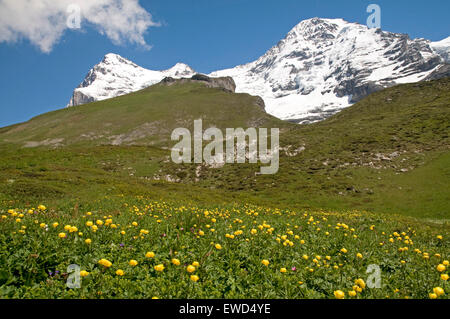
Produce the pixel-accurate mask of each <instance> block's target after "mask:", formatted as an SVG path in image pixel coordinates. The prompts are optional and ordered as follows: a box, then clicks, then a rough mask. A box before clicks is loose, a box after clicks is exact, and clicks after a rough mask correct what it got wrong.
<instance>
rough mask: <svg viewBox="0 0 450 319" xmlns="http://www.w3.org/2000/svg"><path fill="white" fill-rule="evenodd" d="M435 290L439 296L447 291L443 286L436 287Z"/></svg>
mask: <svg viewBox="0 0 450 319" xmlns="http://www.w3.org/2000/svg"><path fill="white" fill-rule="evenodd" d="M433 292H434V293H435V294H436V295H437V296H438V297H439V296H442V295H443V294H444V293H445V292H444V289H442V288H441V287H435V288H433Z"/></svg>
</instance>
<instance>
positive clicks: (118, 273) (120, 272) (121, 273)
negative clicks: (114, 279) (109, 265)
mask: <svg viewBox="0 0 450 319" xmlns="http://www.w3.org/2000/svg"><path fill="white" fill-rule="evenodd" d="M116 275H117V276H123V275H125V273H124V272H123V270H122V269H117V271H116Z"/></svg>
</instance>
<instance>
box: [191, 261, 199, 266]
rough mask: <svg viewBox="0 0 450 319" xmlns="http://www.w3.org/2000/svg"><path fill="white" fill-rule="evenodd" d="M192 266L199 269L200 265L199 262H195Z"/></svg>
mask: <svg viewBox="0 0 450 319" xmlns="http://www.w3.org/2000/svg"><path fill="white" fill-rule="evenodd" d="M192 266H194V267H199V266H200V264H199V262H198V261H194V262H193V263H192Z"/></svg>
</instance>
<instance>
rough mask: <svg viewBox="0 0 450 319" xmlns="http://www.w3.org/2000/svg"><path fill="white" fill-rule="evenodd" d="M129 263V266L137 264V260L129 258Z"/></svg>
mask: <svg viewBox="0 0 450 319" xmlns="http://www.w3.org/2000/svg"><path fill="white" fill-rule="evenodd" d="M129 264H130V266H133V267H134V266H137V264H138V262H137V261H136V260H134V259H131V260H130V261H129Z"/></svg>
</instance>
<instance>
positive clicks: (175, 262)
mask: <svg viewBox="0 0 450 319" xmlns="http://www.w3.org/2000/svg"><path fill="white" fill-rule="evenodd" d="M172 264H174V265H175V266H179V265H180V264H181V263H180V260H179V259H176V258H174V259H172Z"/></svg>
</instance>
